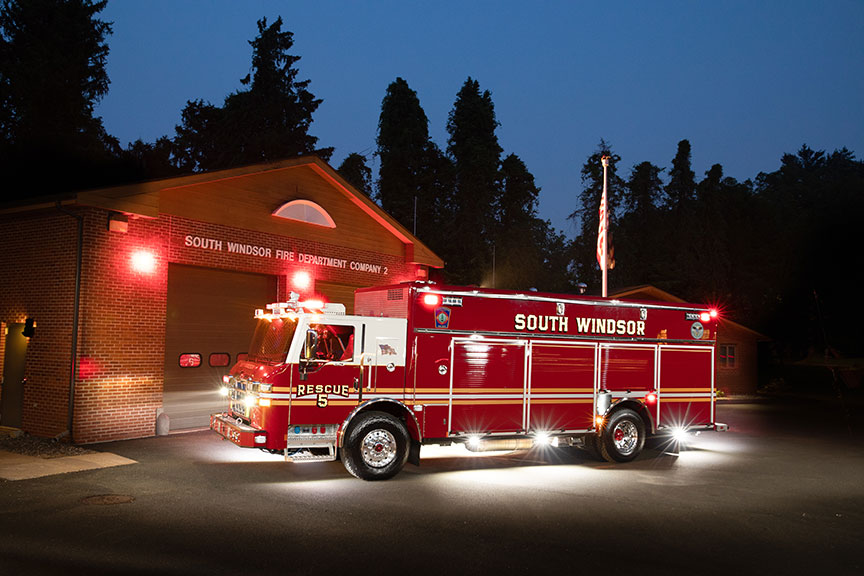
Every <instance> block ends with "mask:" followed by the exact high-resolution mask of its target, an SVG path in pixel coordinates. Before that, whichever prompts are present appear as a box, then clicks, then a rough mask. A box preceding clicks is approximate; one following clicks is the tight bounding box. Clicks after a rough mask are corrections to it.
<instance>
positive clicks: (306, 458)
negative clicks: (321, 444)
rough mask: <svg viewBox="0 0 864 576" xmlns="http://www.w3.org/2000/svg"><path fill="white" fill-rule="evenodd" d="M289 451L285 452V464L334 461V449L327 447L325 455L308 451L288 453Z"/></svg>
mask: <svg viewBox="0 0 864 576" xmlns="http://www.w3.org/2000/svg"><path fill="white" fill-rule="evenodd" d="M290 452H291V451H290V450H285V461H286V462H333V461H334V460H336V448H335V447H333V446H327V453H326V454H316V453H314V452H310V451H308V450H303V451H300V452H294V453H293V454H292V453H290Z"/></svg>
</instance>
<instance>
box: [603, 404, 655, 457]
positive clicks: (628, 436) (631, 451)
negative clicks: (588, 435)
mask: <svg viewBox="0 0 864 576" xmlns="http://www.w3.org/2000/svg"><path fill="white" fill-rule="evenodd" d="M598 445H599V446H598V447H599V448H600V455H601V456H603V458H604V459H606V460H608V461H609V462H630V461H631V460H634V459H635V458H636V457H637V456H639V453H640V452H642V448H643V447H644V446H645V422H643V421H642V418H641V417H640V416H639V415H638V414H637V413H636V412H634V411H632V410H628V409H623V410H619V411H617V412H615V413H614V414H612V416H610V417H609V420H608V421H607V422H606V424H605V425H604V427H603V433H602V435H601V437H600V440H599V442H598Z"/></svg>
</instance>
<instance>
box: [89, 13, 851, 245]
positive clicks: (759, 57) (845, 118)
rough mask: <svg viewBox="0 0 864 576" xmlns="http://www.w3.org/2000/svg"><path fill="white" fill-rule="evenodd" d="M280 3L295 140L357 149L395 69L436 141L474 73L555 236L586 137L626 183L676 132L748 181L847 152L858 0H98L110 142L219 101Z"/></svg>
mask: <svg viewBox="0 0 864 576" xmlns="http://www.w3.org/2000/svg"><path fill="white" fill-rule="evenodd" d="M280 15H281V16H282V19H283V21H284V25H283V29H285V30H289V31H291V32H293V33H294V41H295V43H294V49H293V50H292V54H294V55H297V56H300V57H301V60H300V61H299V63H298V64H297V67H298V69H299V72H300V73H299V79H310V80H311V81H312V82H311V85H310V90H311V91H312V92H313V94H315V96H317V97H319V98H322V99H323V100H324V102H323V104H322V105H321V107H320V108H319V109H318V111H317V113H316V114H315V117H314V120H315V121H314V123H313V125H312V129H311V130H310V132H311V133H312V134H313V135H315V136H318V137H319V144H320V145H321V146H334V147H335V148H336V151H335V153H334V155H333V158H332V159H331V164H332V165H333V166H334V167H336V166H338V165H339V163H340V162H341V161H342V159H343V158H344V157H345V156H347V155H348V154H349V153H351V152H360V153H364V154H370V153H371V152H372V151H373V150H374V147H375V136H376V128H377V122H378V114H379V112H380V107H381V99H382V98H383V97H384V92H385V90H386V88H387V86H388V84H389V83H390V82H392V81H393V80H394V79H395V78H396V77H398V76H401V77H403V78H405V79H406V80H407V82H408V84H409V85H410V86H411V87H412V88H413V89H414V90H415V91H416V92H417V94H418V96H419V98H420V103H421V105H422V106H423V109H424V110H425V111H426V114H427V116H428V117H429V121H430V132H431V134H432V137H433V139H434V140H435V141H436V143H438V145H439V146H441V147H442V148H444V147H446V138H447V136H446V131H445V126H446V122H447V114H448V113H449V111H450V110H451V108H452V106H453V102H454V100H455V97H456V93H457V91H458V90H459V89H460V87H461V86H462V84H463V83H464V81H465V79H466V78H467V77H468V76H472V77H474V78H476V79H477V80H478V81H479V82H480V86H481V88H482V89H484V90H486V89H488V90H489V91H491V93H492V98H493V101H494V103H495V110H496V113H497V116H498V120H499V122H500V123H501V126H500V128H499V129H498V138H499V141H500V143H501V146H502V147H503V148H504V151H505V154H509V153H511V152H513V153H516V154H518V155H519V156H520V157H521V158H522V159H523V160H524V161H525V163H526V164H527V166H528V169H529V170H530V171H531V172H532V173H533V174H534V176H535V177H536V180H537V184H538V185H539V186H540V187H541V188H542V192H541V203H540V215H541V217H543V218H547V219H550V220H552V222H553V224H554V225H555V226H556V227H558V228H559V229H561V230H563V231H565V232H567V233H568V234H569V235H571V236H572V235H573V233H574V230H573V227H572V225H571V224H570V223H569V222H568V221H566V219H565V218H566V215H567V214H569V213H570V212H572V211H573V209H574V208H575V207H576V195H577V193H578V191H579V190H580V189H581V182H580V170H581V167H582V164H583V163H584V162H585V159H586V158H587V156H588V155H589V154H591V153H592V152H593V151H594V150H595V149H596V147H597V144H598V142H599V141H600V139H601V138H604V139H606V141H608V142H610V143H611V144H612V146H613V149H614V150H615V151H616V152H617V153H618V154H619V155H620V156H621V158H622V168H623V174H624V175H625V176H626V175H628V174H629V171H630V167H632V166H633V165H634V164H635V163H638V162H641V161H643V160H648V161H651V162H653V163H655V164H657V165H659V166H663V167H668V166H669V165H670V162H671V159H672V157H673V156H674V154H675V150H676V145H677V142H678V141H679V140H681V139H684V138H686V139H689V140H690V142H691V144H692V146H693V158H692V160H693V168H694V171H695V172H696V174H697V178H701V177H702V176H703V174H704V172H705V170H707V169H708V168H709V167H710V166H711V165H712V164H714V163H720V164H722V165H723V166H724V168H725V171H726V174H727V175H728V176H733V177H735V178H738V179H739V180H744V179H747V178H754V177H755V176H756V175H757V174H758V172H760V171H765V172H769V171H773V170H776V169H777V168H778V167H779V164H780V157H781V155H782V154H783V153H785V152H795V151H797V150H798V148H800V146H801V145H802V144H805V143H806V144H807V145H809V146H810V147H811V148H814V149H824V150H827V151H832V150H834V149H836V148H840V147H843V146H845V147H847V148H849V149H850V150H852V151H853V152H854V153H855V154H856V156H857V157H859V158H860V157H861V155H862V154H864V106H862V101H864V100H862V98H864V33H862V31H864V2H861V1H859V0H845V1H833V0H832V1H825V2H814V1H798V0H786V1H774V2H752V1H750V2H747V1H724V2H690V1H680V2H669V1H658V2H639V1H634V2H609V3H597V2H591V3H589V2H578V1H549V2H524V1H520V2H516V1H499V2H491V1H476V0H472V1H470V2H466V1H464V0H462V1H449V0H448V1H439V2H432V3H421V2H410V1H405V0H401V1H398V0H397V1H378V2H371V1H368V2H365V1H356V2H348V1H344V2H331V1H321V2H299V1H287V0H285V1H277V0H257V1H242V2H240V1H237V0H183V1H180V2H178V1H177V0H147V1H146V2H143V1H142V2H132V1H125V0H124V1H119V0H111V1H110V2H109V5H108V7H107V8H106V9H105V10H104V11H103V12H102V13H101V18H102V19H104V20H107V21H111V22H113V23H114V34H113V35H112V36H111V37H110V38H109V40H108V42H109V46H110V48H111V53H110V55H109V59H108V73H109V76H110V78H111V88H110V92H109V93H108V95H107V96H106V97H105V98H104V100H103V101H102V102H101V104H100V105H99V107H98V108H97V110H96V114H97V115H100V116H102V117H103V119H104V122H105V127H106V129H107V130H108V132H109V133H110V134H112V135H114V136H116V137H117V138H119V139H120V142H121V144H123V145H124V146H125V145H126V144H127V143H128V142H131V141H134V140H136V139H138V138H141V139H143V140H145V141H154V140H155V139H157V138H159V137H160V136H163V135H168V136H173V135H174V126H175V125H176V124H177V123H178V122H179V121H180V111H181V110H182V108H183V106H184V105H185V103H186V101H187V100H192V99H198V98H201V99H203V100H205V101H209V102H211V103H213V104H217V105H221V104H222V101H223V99H224V98H225V96H226V95H227V94H229V93H230V92H232V91H234V90H237V89H240V88H241V84H240V81H239V79H240V78H241V77H243V76H245V75H246V74H247V73H248V72H249V66H250V62H251V48H250V46H249V44H248V41H249V40H252V39H253V38H254V37H255V36H256V35H257V27H256V21H257V20H258V19H260V18H261V17H264V16H266V17H267V18H268V22H272V21H273V20H275V18H276V17H277V16H280ZM370 157H371V154H370ZM374 166H375V164H374V163H373V167H374Z"/></svg>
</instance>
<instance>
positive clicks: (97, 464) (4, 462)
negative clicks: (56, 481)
mask: <svg viewBox="0 0 864 576" xmlns="http://www.w3.org/2000/svg"><path fill="white" fill-rule="evenodd" d="M21 434H22V432H21V431H20V430H18V429H16V428H10V427H8V426H0V437H12V438H15V437H17V436H19V435H21ZM130 464H137V462H136V461H135V460H130V459H129V458H124V457H123V456H118V455H117V454H112V453H110V452H91V453H89V454H77V455H74V456H57V457H51V458H43V457H39V456H29V455H26V454H18V453H15V452H9V451H7V450H0V479H2V480H29V479H31V478H41V477H43V476H53V475H55V474H68V473H69V472H80V471H82V470H96V469H98V468H110V467H113V466H128V465H130Z"/></svg>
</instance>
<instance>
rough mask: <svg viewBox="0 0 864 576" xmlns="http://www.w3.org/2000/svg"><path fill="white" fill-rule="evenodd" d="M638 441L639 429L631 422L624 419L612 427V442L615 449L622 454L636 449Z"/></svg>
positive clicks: (626, 454) (624, 454)
mask: <svg viewBox="0 0 864 576" xmlns="http://www.w3.org/2000/svg"><path fill="white" fill-rule="evenodd" d="M638 442H639V430H638V429H637V428H636V425H635V424H634V423H633V422H630V421H629V420H624V421H622V422H618V424H616V425H615V428H613V429H612V443H613V444H615V450H617V451H618V453H619V454H621V455H622V456H629V455H630V454H632V453H633V451H634V450H636V445H637V444H638Z"/></svg>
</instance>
